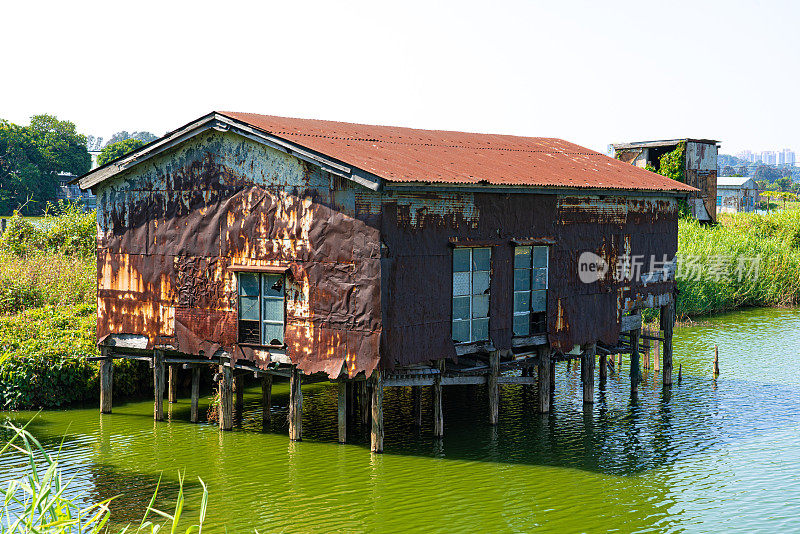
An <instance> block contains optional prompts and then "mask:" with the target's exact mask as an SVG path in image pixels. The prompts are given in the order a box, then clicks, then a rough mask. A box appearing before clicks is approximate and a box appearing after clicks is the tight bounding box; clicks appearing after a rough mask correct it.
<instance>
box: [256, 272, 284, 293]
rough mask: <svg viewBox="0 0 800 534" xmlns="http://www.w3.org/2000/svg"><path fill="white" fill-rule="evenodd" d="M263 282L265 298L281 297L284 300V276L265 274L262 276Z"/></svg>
mask: <svg viewBox="0 0 800 534" xmlns="http://www.w3.org/2000/svg"><path fill="white" fill-rule="evenodd" d="M261 280H262V281H263V283H264V288H263V289H264V291H263V293H262V295H264V296H265V297H281V298H283V275H282V274H265V275H262V277H261Z"/></svg>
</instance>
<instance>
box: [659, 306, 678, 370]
mask: <svg viewBox="0 0 800 534" xmlns="http://www.w3.org/2000/svg"><path fill="white" fill-rule="evenodd" d="M674 324H675V302H674V301H673V302H670V303H669V304H667V305H666V306H661V329H662V330H663V331H664V362H663V363H664V379H663V380H664V385H665V386H671V385H672V327H673V326H674Z"/></svg>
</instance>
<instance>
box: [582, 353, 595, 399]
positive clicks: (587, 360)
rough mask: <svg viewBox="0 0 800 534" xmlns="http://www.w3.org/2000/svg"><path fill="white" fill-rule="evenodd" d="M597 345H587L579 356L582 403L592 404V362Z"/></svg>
mask: <svg viewBox="0 0 800 534" xmlns="http://www.w3.org/2000/svg"><path fill="white" fill-rule="evenodd" d="M596 352H597V344H596V343H589V344H587V345H586V348H585V349H584V350H583V354H582V355H581V381H582V382H583V402H585V403H587V404H592V403H594V362H595V353H596Z"/></svg>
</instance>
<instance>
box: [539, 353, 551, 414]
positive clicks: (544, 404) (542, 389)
mask: <svg viewBox="0 0 800 534" xmlns="http://www.w3.org/2000/svg"><path fill="white" fill-rule="evenodd" d="M550 371H551V366H550V348H549V347H546V348H543V349H539V377H538V380H537V387H538V389H539V392H538V393H539V413H549V412H550Z"/></svg>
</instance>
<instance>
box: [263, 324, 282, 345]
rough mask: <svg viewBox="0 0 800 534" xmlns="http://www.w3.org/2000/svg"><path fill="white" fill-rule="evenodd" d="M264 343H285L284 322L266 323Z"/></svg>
mask: <svg viewBox="0 0 800 534" xmlns="http://www.w3.org/2000/svg"><path fill="white" fill-rule="evenodd" d="M263 340H264V341H263V343H264V345H283V324H273V323H264V337H263Z"/></svg>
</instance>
